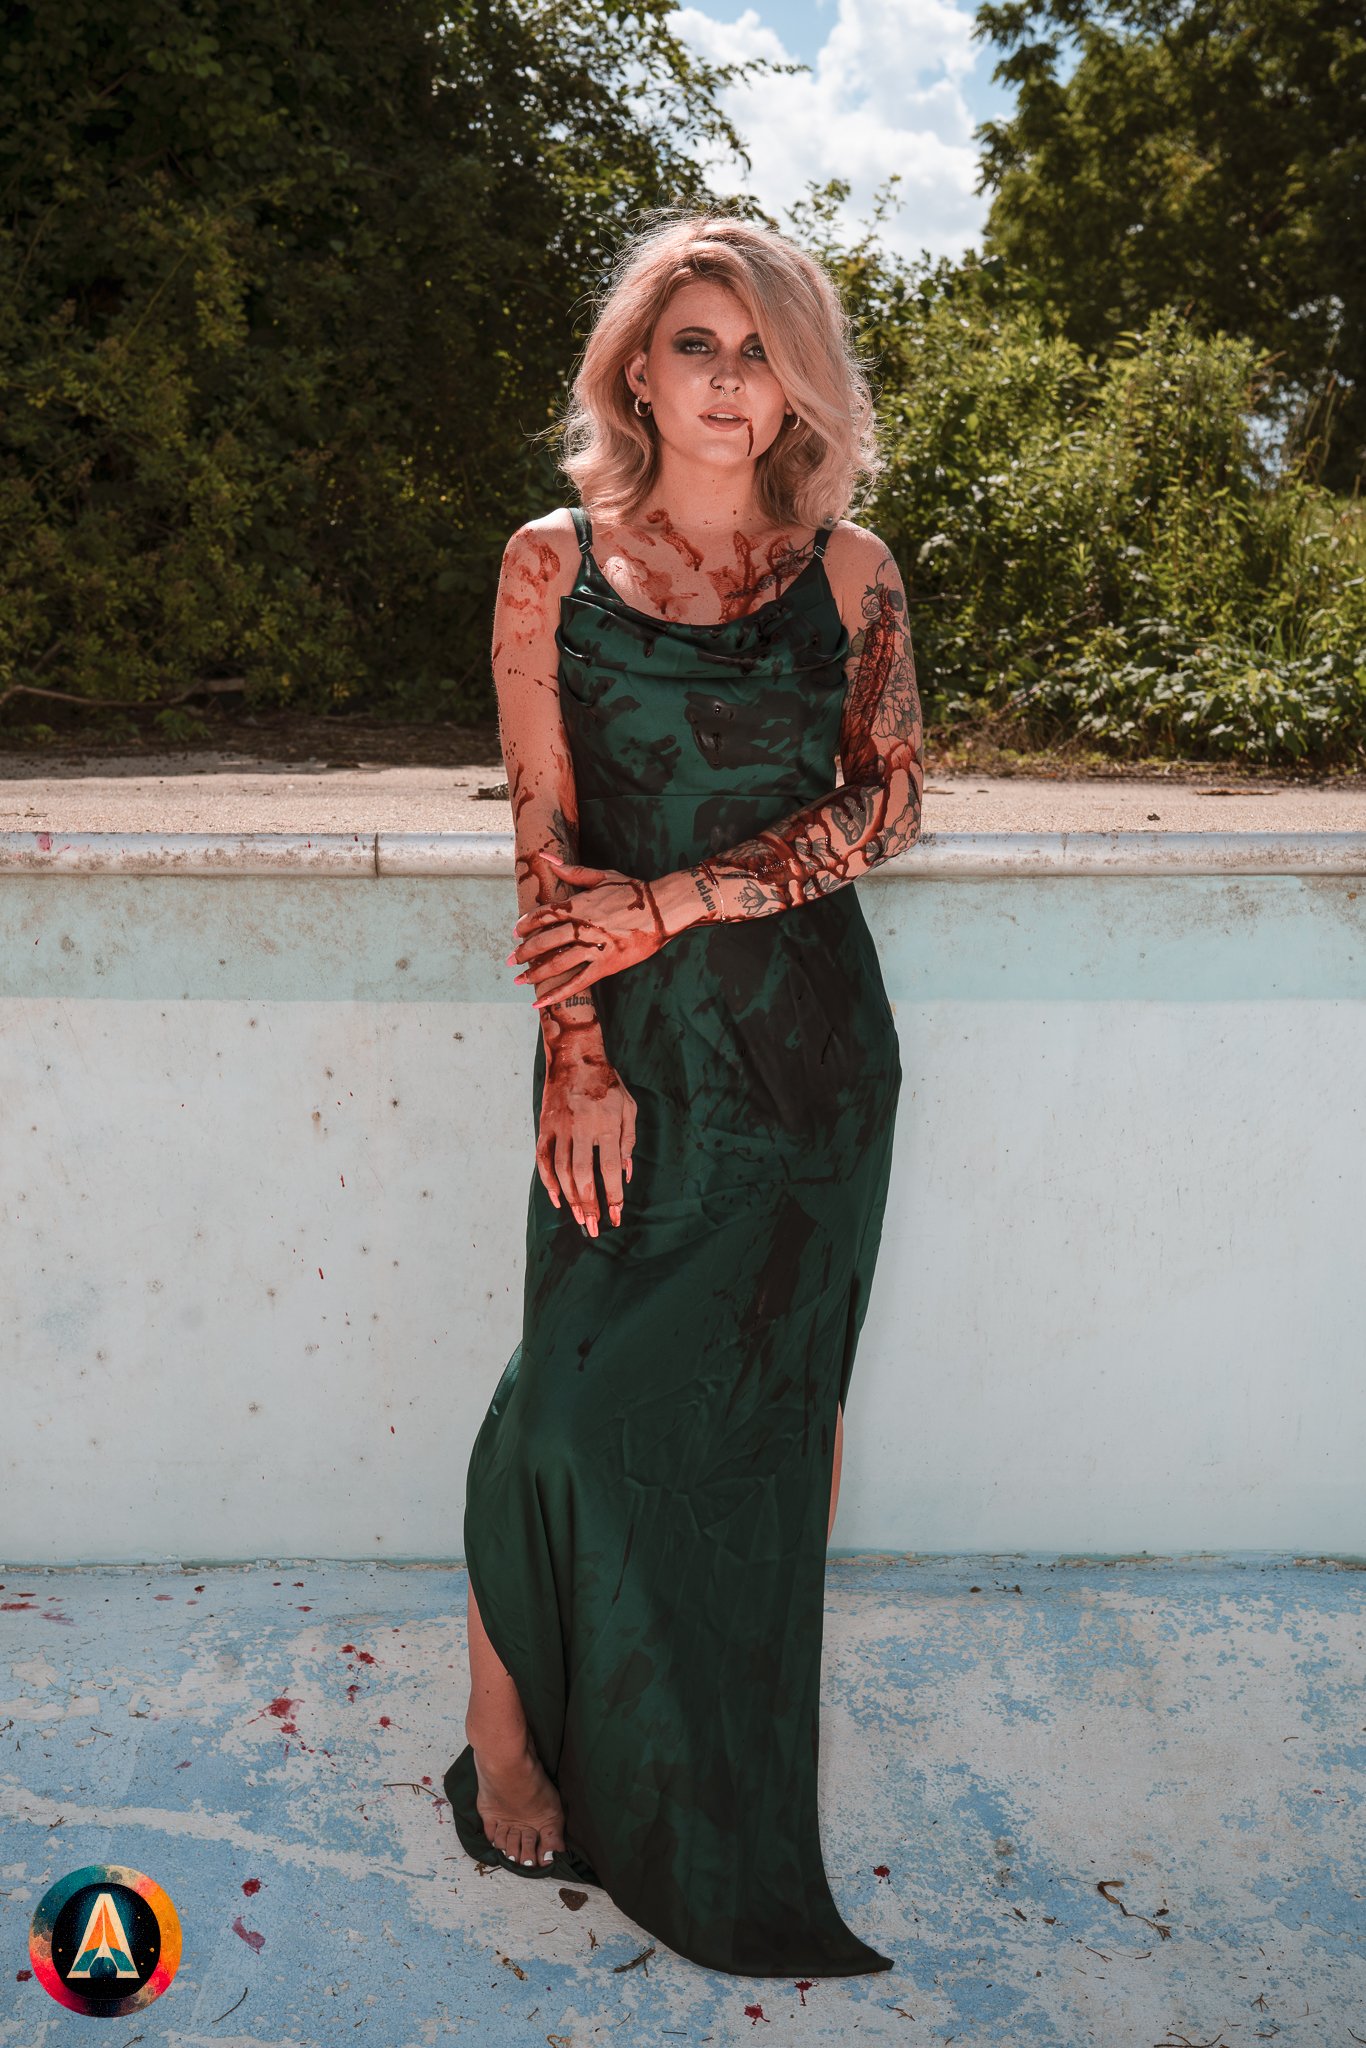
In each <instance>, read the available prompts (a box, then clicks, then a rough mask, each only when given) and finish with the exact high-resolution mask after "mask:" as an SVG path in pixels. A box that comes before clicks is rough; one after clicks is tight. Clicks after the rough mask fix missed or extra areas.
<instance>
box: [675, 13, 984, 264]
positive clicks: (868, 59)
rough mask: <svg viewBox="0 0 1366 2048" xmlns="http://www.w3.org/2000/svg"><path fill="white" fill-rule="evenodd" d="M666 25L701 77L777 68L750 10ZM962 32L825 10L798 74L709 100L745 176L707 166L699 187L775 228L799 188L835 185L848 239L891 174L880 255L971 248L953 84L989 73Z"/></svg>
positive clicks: (962, 106)
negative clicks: (894, 202)
mask: <svg viewBox="0 0 1366 2048" xmlns="http://www.w3.org/2000/svg"><path fill="white" fill-rule="evenodd" d="M668 21H669V26H670V28H671V29H672V30H673V31H674V33H675V34H676V35H677V36H678V37H679V38H680V40H681V41H683V42H685V43H687V44H688V45H689V47H690V48H692V49H693V50H695V51H696V52H697V54H698V55H699V56H700V57H703V58H705V59H706V60H707V61H709V62H711V63H730V62H734V61H737V60H740V59H743V58H747V57H769V58H772V59H773V60H774V61H776V62H779V63H783V62H790V61H791V53H790V52H789V51H788V50H787V49H786V48H785V47H784V45H783V42H782V39H781V38H780V36H779V35H778V34H777V33H776V31H775V30H773V29H772V28H770V27H768V26H767V24H766V23H765V22H764V21H763V20H762V19H761V17H760V15H759V14H758V13H757V12H756V11H755V9H754V8H752V7H747V8H746V9H745V10H744V12H743V13H742V14H741V15H740V16H739V17H738V19H736V20H735V21H730V22H723V21H717V20H714V19H713V18H712V16H711V15H708V14H704V13H703V12H702V11H701V9H700V8H698V7H678V8H675V9H673V10H672V12H671V13H670V15H669V17H668ZM972 21H973V17H972V15H971V14H970V13H968V12H965V11H963V10H961V9H959V8H958V7H956V6H954V5H952V4H951V0H839V8H838V17H837V19H836V20H835V21H834V23H833V24H832V26H831V29H830V33H829V35H828V36H827V38H826V41H825V43H824V45H823V46H822V48H821V50H820V53H819V55H818V57H817V59H816V63H815V65H814V67H813V69H812V70H811V71H810V72H807V73H802V74H799V75H798V76H797V77H786V78H759V79H756V80H754V81H752V82H751V83H749V84H748V85H742V86H734V87H731V88H730V89H728V90H727V91H726V92H724V93H722V94H721V96H720V98H721V104H722V106H723V107H724V108H725V111H726V113H727V114H728V115H729V116H730V118H731V120H732V121H733V122H734V125H735V127H736V129H737V131H738V133H739V134H740V135H741V136H742V137H743V139H744V142H745V145H746V147H747V148H748V150H749V154H750V158H751V160H752V163H753V169H752V171H751V172H750V173H749V175H748V176H746V175H745V173H744V170H743V167H742V166H741V165H740V163H739V161H738V160H737V159H733V158H726V159H724V160H723V159H718V158H712V159H711V160H710V161H709V163H708V166H707V168H708V173H709V176H710V177H711V178H712V181H713V183H715V184H718V185H720V186H721V187H722V188H723V189H724V188H725V187H726V186H729V187H731V188H732V189H742V190H748V191H750V192H752V193H753V194H754V196H755V197H756V198H757V199H758V200H759V201H760V203H761V204H762V205H763V206H765V207H766V208H767V209H768V211H769V212H770V213H772V214H773V215H774V216H775V217H776V218H777V219H778V220H779V221H781V220H782V218H783V210H784V208H785V207H786V206H788V205H790V204H791V203H792V202H793V201H795V200H798V199H801V198H804V197H805V195H806V188H807V184H808V182H809V181H810V180H812V179H814V180H816V181H817V182H820V183H823V182H824V181H825V180H826V179H827V178H842V179H847V180H848V182H849V184H850V185H851V187H852V190H851V192H850V195H849V200H848V203H847V205H846V206H845V208H844V220H845V223H846V225H847V226H848V228H849V229H850V230H851V231H854V230H856V229H857V228H858V227H859V226H860V225H862V224H863V223H865V222H866V221H867V220H868V219H869V218H870V213H871V201H872V197H873V194H874V192H875V191H876V190H877V188H878V187H879V186H880V185H881V184H883V183H884V182H885V181H886V179H887V177H888V175H889V174H890V173H891V172H893V171H899V172H900V173H901V183H900V184H899V185H898V186H897V187H896V193H897V196H898V197H899V199H900V200H901V202H902V204H901V206H900V209H899V210H898V211H897V212H896V213H894V214H892V215H890V216H889V217H888V218H887V219H886V220H885V221H884V223H883V226H882V238H883V240H884V242H885V243H886V244H887V245H888V246H889V247H890V248H893V249H895V250H897V251H898V252H899V253H901V254H902V255H905V256H918V255H919V254H920V252H921V250H922V249H927V250H928V251H929V252H930V254H931V255H932V256H940V255H947V256H958V255H961V254H962V252H963V250H964V249H965V248H966V247H967V246H968V245H969V244H970V243H973V242H975V241H977V239H978V237H979V235H980V230H981V224H982V222H983V220H984V219H985V216H986V211H987V204H988V195H986V194H981V195H979V194H977V193H975V192H974V191H973V186H974V183H975V182H976V178H977V164H978V151H977V146H976V144H975V143H974V141H973V136H972V131H973V126H974V122H973V116H972V114H971V113H970V111H969V109H968V105H967V101H966V99H965V98H964V94H963V81H964V80H965V79H966V78H967V77H968V76H969V75H970V74H971V73H972V72H973V71H974V69H975V68H976V67H977V66H978V65H980V64H982V63H984V62H987V63H989V62H991V61H993V60H992V59H991V58H990V57H989V56H988V53H987V50H986V49H985V47H984V46H983V45H982V44H981V43H974V42H973V41H972V40H971V30H972Z"/></svg>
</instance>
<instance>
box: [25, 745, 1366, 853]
mask: <svg viewBox="0 0 1366 2048" xmlns="http://www.w3.org/2000/svg"><path fill="white" fill-rule="evenodd" d="M505 786H506V784H505V774H504V770H503V767H502V764H501V762H500V761H499V760H498V759H497V758H496V756H494V755H491V756H490V760H489V763H488V766H487V767H467V768H439V767H408V768H388V767H374V768H366V767H362V768H356V767H347V768H328V767H326V766H325V764H323V763H322V762H302V763H301V762H288V763H284V762H271V761H267V760H262V761H260V762H256V763H250V762H246V763H244V762H243V761H242V760H241V759H240V758H237V757H232V758H231V759H229V758H225V757H222V756H215V755H211V754H190V753H187V754H185V755H184V756H183V757H180V758H172V759H169V760H165V759H163V760H158V761H157V762H156V763H155V764H154V765H152V764H148V763H147V762H145V761H141V760H138V759H136V758H133V759H118V758H114V759H108V760H103V761H102V760H100V759H98V758H95V759H90V760H87V761H85V762H84V763H82V765H81V766H80V768H79V769H77V768H74V767H72V766H71V765H70V764H66V765H63V766H61V767H55V766H53V767H48V768H43V767H42V766H41V764H39V763H35V762H28V761H24V760H21V759H19V758H17V757H16V756H14V755H8V756H0V832H23V831H33V832H147V833H155V832H222V833H233V832H479V831H490V832H510V831H511V830H512V811H511V807H510V805H509V803H508V800H507V797H506V795H504V794H501V792H502V791H503V790H504V789H505ZM481 790H483V791H492V792H495V793H494V794H492V795H483V796H481V795H480V794H479V792H480V791H481ZM924 827H925V830H926V831H927V832H935V833H959V832H1154V833H1157V832H1360V831H1363V830H1366V778H1363V777H1356V778H1352V779H1337V780H1331V781H1325V782H1323V783H1307V782H1290V781H1287V782H1284V783H1275V782H1267V781H1264V780H1249V779H1248V778H1247V777H1246V776H1245V775H1242V774H1241V773H1239V772H1238V771H1237V770H1236V769H1230V770H1229V771H1228V772H1226V773H1225V772H1223V771H1220V770H1218V769H1212V770H1211V771H1210V772H1209V773H1208V774H1207V775H1202V776H1187V777H1172V778H1170V779H1168V778H1165V777H1164V778H1160V779H1158V778H1154V779H1152V780H1145V781H1133V782H1130V781H1126V780H1123V779H1118V778H1116V779H1111V778H1107V777H1098V778H1094V779H1089V780H1074V781H1062V780H1055V779H1052V778H1047V777H1043V776H1023V775H1020V776H983V775H956V776H946V775H937V774H934V773H931V774H930V775H929V777H928V779H927V782H926V786H925V806H924Z"/></svg>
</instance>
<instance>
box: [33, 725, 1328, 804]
mask: <svg viewBox="0 0 1366 2048" xmlns="http://www.w3.org/2000/svg"><path fill="white" fill-rule="evenodd" d="M204 723H205V725H206V726H207V727H208V731H209V737H207V738H203V739H198V740H195V741H194V742H192V743H190V744H188V745H187V744H186V743H183V742H181V743H171V742H168V741H166V740H162V739H158V738H142V737H140V736H136V735H134V736H130V737H129V738H127V739H121V740H114V741H110V740H108V739H102V740H92V739H91V738H89V737H86V736H84V735H82V734H80V733H77V732H72V733H69V734H61V735H58V736H54V737H48V738H46V739H44V741H43V742H42V744H41V745H33V746H22V745H15V744H14V742H13V740H11V741H10V742H9V743H8V744H6V739H5V734H4V731H3V728H0V778H3V779H8V780H14V779H20V780H24V779H31V778H33V777H35V776H52V777H62V778H64V777H66V776H68V775H95V774H99V773H100V772H101V769H102V767H103V766H104V764H106V763H115V762H119V763H123V764H131V763H133V762H145V763H146V764H147V766H148V767H149V768H154V769H156V770H157V771H158V772H160V773H161V774H168V773H169V774H174V773H175V770H176V764H177V762H178V761H185V760H187V759H188V757H190V756H193V758H194V761H195V764H196V767H197V768H198V769H199V770H200V772H202V771H203V764H204V762H205V760H206V757H208V756H211V755H215V754H217V755H221V757H222V760H223V764H224V765H225V766H228V765H230V764H232V763H233V762H235V761H243V760H252V761H263V760H268V761H278V762H282V763H287V764H297V765H299V766H303V765H305V764H306V765H307V766H308V767H309V768H313V769H325V768H361V767H370V766H383V767H436V768H465V767H487V768H497V769H498V771H499V773H500V774H501V772H502V759H501V750H500V747H499V742H498V728H497V726H496V725H494V724H489V725H433V724H426V725H403V724H397V723H384V722H379V721H368V720H365V719H360V718H327V717H318V716H305V715H300V714H298V713H292V712H267V711H262V712H255V713H250V714H245V715H235V716H221V715H220V716H217V717H215V716H213V715H209V716H208V717H206V718H205V721H204ZM925 761H926V774H927V778H928V779H933V778H935V777H936V776H938V777H949V776H953V775H974V774H978V775H990V776H1004V777H1010V776H1027V777H1036V778H1037V777H1043V778H1046V779H1057V780H1059V781H1069V782H1070V781H1114V782H1125V781H1129V782H1153V781H1170V782H1194V783H1200V784H1204V783H1220V784H1224V785H1227V786H1229V787H1230V788H1236V789H1247V790H1251V789H1262V788H1264V787H1267V786H1268V785H1275V786H1278V787H1285V786H1287V785H1291V784H1293V785H1296V786H1302V787H1312V788H1332V789H1335V790H1366V772H1361V773H1348V772H1344V771H1341V770H1332V771H1325V770H1312V769H1308V770H1306V769H1298V768H1295V767H1288V768H1276V769H1270V768H1260V767H1247V766H1244V765H1242V764H1240V763H1237V762H1229V761H1165V760H1151V759H1150V760H1140V761H1111V760H1108V759H1107V758H1106V757H1105V756H1103V755H1100V754H1097V753H1094V752H1083V751H1080V750H1074V749H1059V750H1055V751H1051V752H1050V751H1035V752H1021V751H1018V750H1015V749H1012V748H1009V747H1005V746H1001V745H999V744H997V743H996V742H994V741H993V740H992V739H991V738H990V737H989V736H985V735H981V734H976V735H972V736H969V737H961V736H955V737H952V738H949V737H947V736H942V735H940V734H937V733H936V732H934V731H933V729H931V731H930V732H929V733H928V734H927V736H926V743H925Z"/></svg>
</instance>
